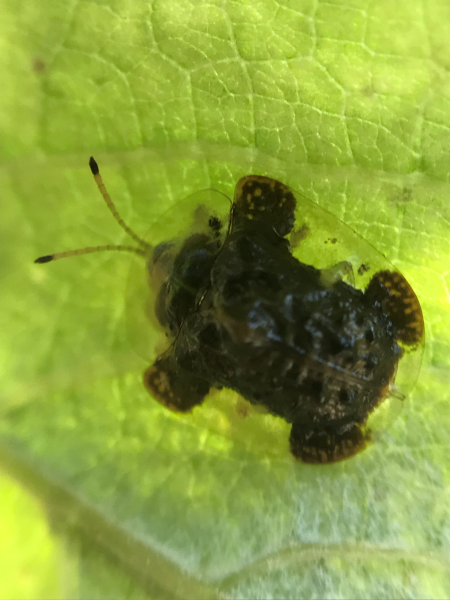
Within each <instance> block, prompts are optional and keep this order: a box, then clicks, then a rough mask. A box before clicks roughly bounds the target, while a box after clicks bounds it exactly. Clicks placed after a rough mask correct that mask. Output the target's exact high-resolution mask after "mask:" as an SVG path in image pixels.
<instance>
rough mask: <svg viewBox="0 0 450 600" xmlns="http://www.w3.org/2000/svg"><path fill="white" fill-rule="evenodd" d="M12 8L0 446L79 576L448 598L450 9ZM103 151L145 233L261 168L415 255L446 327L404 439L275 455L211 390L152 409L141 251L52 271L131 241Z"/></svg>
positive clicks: (149, 586) (406, 420)
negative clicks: (58, 257)
mask: <svg viewBox="0 0 450 600" xmlns="http://www.w3.org/2000/svg"><path fill="white" fill-rule="evenodd" d="M0 9H1V14H2V19H1V22H0V31H1V34H0V44H1V51H0V89H1V90H2V94H1V97H0V130H1V137H2V143H1V146H0V160H1V165H0V189H1V191H2V194H1V196H2V199H1V205H0V210H1V217H0V228H1V240H2V242H1V253H2V256H1V261H0V276H1V290H2V310H1V314H0V331H1V332H2V343H1V345H0V353H1V355H0V369H1V379H0V380H1V382H2V384H1V386H2V390H1V405H0V407H1V414H2V417H1V421H0V434H1V443H0V460H1V464H3V466H4V467H5V468H9V469H10V470H11V472H12V473H13V474H14V475H15V476H16V477H18V478H19V479H20V481H22V482H23V483H24V484H25V485H26V486H28V488H29V489H31V490H32V491H33V492H34V493H36V494H37V495H38V496H39V498H40V499H41V501H42V502H43V503H44V505H45V506H46V508H47V510H48V512H49V514H50V515H51V522H52V524H53V526H54V528H55V531H58V532H59V533H60V534H61V536H62V537H63V538H64V539H65V540H66V541H67V544H66V548H67V553H66V555H67V556H68V557H69V558H68V559H67V560H68V563H67V564H69V567H70V568H69V567H67V565H66V568H65V571H64V573H65V575H64V576H63V579H64V583H65V586H66V590H69V591H70V594H73V595H77V596H78V597H94V596H96V597H105V598H106V597H111V595H112V593H113V592H112V590H115V591H116V592H117V591H119V592H118V594H119V596H123V597H127V596H130V597H141V596H142V597H153V598H156V597H157V598H174V597H178V598H195V599H197V598H200V597H204V598H212V597H218V596H221V597H229V598H281V597H282V598H299V597H311V598H315V597H320V598H323V597H329V598H360V597H367V598H372V597H373V598H392V597H408V598H424V597H433V598H448V597H449V595H450V587H449V583H448V567H449V560H450V509H449V507H450V502H449V494H450V487H449V479H450V470H449V460H448V457H449V454H448V452H449V449H448V447H449V444H448V429H449V427H450V409H449V406H450V403H449V399H450V393H449V389H450V386H449V384H450V367H449V356H450V340H449V331H450V308H449V286H450V276H449V267H448V265H449V262H448V261H449V250H450V247H449V239H450V208H449V203H448V201H447V195H448V193H449V185H448V180H449V167H448V165H449V153H448V147H449V141H450V134H449V132H450V116H449V115H450V110H449V108H450V79H449V75H448V72H449V66H450V45H449V41H448V30H449V27H450V6H448V5H447V4H445V3H442V2H437V1H436V0H432V1H430V2H428V3H427V4H426V5H424V4H423V3H419V2H411V1H408V2H406V1H402V0H400V1H397V2H394V3H393V2H388V1H387V0H375V2H367V1H364V0H351V1H347V2H345V3H343V2H341V1H335V2H323V3H322V2H312V0H311V1H310V0H303V1H302V0H284V1H278V2H275V1H272V0H253V1H252V2H241V1H238V0H234V1H233V0H224V1H221V2H210V3H204V2H193V1H192V2H189V1H188V0H165V1H162V0H154V1H153V2H150V1H144V0H142V1H139V2H129V1H127V0H97V1H93V0H89V1H87V0H84V1H82V2H74V1H71V0H69V1H66V2H59V1H57V0H47V1H46V2H42V0H28V1H27V2H26V3H19V2H17V1H16V0H0ZM92 154H93V155H94V156H95V158H96V159H97V161H98V163H99V165H100V167H101V170H102V175H103V178H104V180H105V181H106V182H107V186H108V189H109V191H110V193H111V195H112V196H113V198H114V200H115V202H116V204H117V207H118V209H119V212H120V214H121V215H122V216H123V218H124V219H125V220H126V221H127V222H128V223H129V224H130V225H131V227H132V228H133V229H134V230H136V231H137V232H138V233H141V234H144V233H145V232H146V231H147V230H148V228H149V227H150V226H151V225H152V224H155V223H157V222H158V220H159V219H160V218H161V215H163V214H164V213H165V212H166V211H168V210H169V209H170V207H171V206H173V205H174V204H175V203H176V202H177V201H178V200H180V199H182V198H183V197H185V196H187V195H188V194H190V193H193V192H195V191H197V190H199V189H203V188H207V187H214V188H216V189H219V190H221V191H223V192H225V193H227V194H228V195H232V192H233V189H234V185H235V183H236V181H237V179H238V178H239V177H240V176H242V175H244V174H248V173H250V172H256V173H261V174H267V175H270V176H272V177H275V178H278V179H281V180H282V181H284V182H286V183H288V184H290V185H291V186H292V187H293V188H295V189H297V190H299V191H301V192H303V193H304V194H305V195H307V196H308V197H310V198H311V199H312V200H314V201H316V202H317V203H319V204H321V205H322V206H323V207H325V208H327V209H328V210H330V211H331V212H332V213H334V214H335V215H336V216H338V217H339V218H340V219H342V220H343V221H344V222H346V223H347V224H349V225H350V226H351V227H353V228H354V229H355V230H356V231H357V232H358V233H360V234H362V235H363V236H364V237H366V238H367V239H368V240H369V241H370V242H371V243H372V244H374V245H375V246H376V247H377V248H378V249H379V250H380V251H381V252H383V253H384V254H385V255H386V256H387V257H388V258H389V259H390V260H391V261H393V262H394V263H395V264H396V266H398V267H399V269H400V270H401V271H402V272H403V273H404V274H405V276H406V277H407V278H408V280H409V281H410V282H411V284H412V285H413V287H414V289H415V291H416V292H417V294H418V296H419V298H420V301H421V303H422V307H423V310H424V315H425V319H426V336H427V338H426V348H425V355H424V360H423V365H422V372H421V375H420V378H419V382H418V385H417V387H416V389H415V391H414V392H413V394H412V395H411V396H410V397H409V398H408V400H407V402H406V403H405V407H404V411H403V413H402V415H401V416H400V418H398V419H397V420H396V421H395V423H394V425H393V427H392V428H391V429H390V430H389V432H388V434H387V435H385V436H384V437H383V438H382V439H381V440H380V441H379V442H377V443H376V444H375V445H374V446H372V447H371V448H369V449H368V450H366V451H365V452H363V453H362V454H360V455H359V456H357V457H356V458H354V459H351V460H348V461H346V462H344V463H342V464H337V465H334V466H327V467H322V468H320V467H311V466H305V465H301V464H296V463H294V462H293V461H292V460H291V459H290V457H289V456H288V454H287V453H285V455H283V456H281V457H279V458H276V459H274V458H272V457H271V456H270V454H267V453H266V452H265V450H264V444H262V446H261V447H259V446H258V436H259V437H260V438H261V435H262V434H261V433H260V432H259V433H258V430H257V426H256V425H255V427H253V425H252V427H251V429H253V428H254V429H255V432H254V436H255V437H254V440H256V441H255V442H254V443H253V442H251V441H250V443H249V444H245V443H242V440H241V439H240V438H239V436H235V435H234V434H233V432H231V433H229V432H228V427H229V422H228V421H227V419H225V418H222V417H221V414H222V413H220V412H219V413H216V412H214V410H213V409H212V408H210V409H208V407H205V409H203V408H202V409H198V410H196V411H194V414H193V416H192V417H190V418H183V419H181V418H178V417H176V416H174V415H172V414H170V413H169V412H168V411H165V410H164V409H163V408H162V407H161V406H159V405H158V404H157V403H156V402H154V401H152V399H151V398H150V397H149V396H148V394H147V393H146V391H145V390H144V388H143V386H142V384H141V372H142V371H143V370H144V369H145V367H146V363H145V362H144V361H143V360H142V359H141V358H140V357H139V356H138V355H137V354H135V352H134V350H133V340H130V339H129V336H128V334H127V323H126V321H127V318H129V315H127V302H126V298H127V293H128V292H127V290H128V289H129V284H128V282H127V279H128V272H129V270H130V263H132V262H133V261H134V258H133V257H128V256H123V255H120V254H114V253H105V254H98V255H91V256H84V257H80V258H77V259H74V258H73V259H70V260H66V261H59V262H56V263H55V264H49V265H34V264H33V260H34V259H35V258H36V257H37V256H40V255H43V254H48V253H51V252H54V251H61V250H66V249H72V248H78V247H83V246H89V245H98V244H105V243H113V244H114V243H122V242H123V243H125V234H124V233H122V232H121V231H120V230H118V227H117V224H116V223H115V222H114V221H113V219H111V217H110V215H109V214H108V213H107V210H106V208H105V206H104V204H103V203H102V201H101V198H100V196H99V194H98V191H97V190H96V189H95V184H94V182H93V180H92V176H91V174H90V172H89V169H88V160H89V156H90V155H92ZM186 217H187V215H186V214H184V213H183V212H182V211H181V212H180V214H179V219H180V220H183V219H185V218H186ZM142 277H144V274H142ZM203 410H204V411H205V412H202V411H203ZM208 411H209V412H208ZM279 443H280V444H281V445H282V444H283V443H285V440H283V439H281V438H280V442H279ZM67 523H69V524H70V525H68V524H67ZM25 542H26V540H25ZM69 559H70V560H69ZM0 585H1V584H0ZM70 594H69V595H70Z"/></svg>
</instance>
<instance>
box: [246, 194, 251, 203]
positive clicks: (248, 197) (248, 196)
mask: <svg viewBox="0 0 450 600" xmlns="http://www.w3.org/2000/svg"><path fill="white" fill-rule="evenodd" d="M251 199H252V195H251V194H247V202H250V200H251Z"/></svg>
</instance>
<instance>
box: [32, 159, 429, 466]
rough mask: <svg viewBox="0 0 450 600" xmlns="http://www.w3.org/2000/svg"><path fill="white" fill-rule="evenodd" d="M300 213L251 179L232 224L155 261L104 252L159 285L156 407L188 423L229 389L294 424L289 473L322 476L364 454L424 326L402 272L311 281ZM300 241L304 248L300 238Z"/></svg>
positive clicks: (155, 253) (164, 247)
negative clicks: (163, 344)
mask: <svg viewBox="0 0 450 600" xmlns="http://www.w3.org/2000/svg"><path fill="white" fill-rule="evenodd" d="M91 161H93V159H91ZM94 163H95V161H94ZM95 166H96V163H95ZM91 170H92V172H93V174H94V176H95V177H97V179H96V181H97V183H98V184H99V189H100V191H101V193H102V195H103V197H105V194H107V192H106V190H105V189H104V185H103V182H102V181H101V178H100V182H99V179H98V178H99V177H100V176H99V173H98V167H97V168H96V169H95V168H93V166H92V162H91ZM102 186H103V188H102ZM108 199H109V201H110V198H109V196H108ZM105 200H106V201H107V203H108V200H107V199H106V198H105ZM108 206H109V204H108ZM296 206H297V199H296V196H295V194H294V192H293V191H291V190H290V188H288V187H287V186H286V185H284V184H283V183H281V182H279V181H277V180H274V179H271V178H268V177H263V176H259V175H248V176H246V177H243V178H242V179H240V180H239V182H238V183H237V185H236V190H235V197H234V202H233V203H232V206H231V210H230V214H229V220H228V222H224V221H223V220H220V219H218V218H217V217H216V216H210V217H209V218H208V220H207V223H206V227H205V229H204V231H203V232H202V233H194V234H191V235H188V236H186V238H185V239H184V240H183V241H182V242H181V244H176V243H174V242H173V241H171V240H168V241H167V242H164V243H162V244H159V245H157V246H156V247H152V246H151V245H150V244H148V243H147V242H145V241H144V240H142V239H141V238H139V237H138V236H136V235H135V234H133V238H134V239H135V241H137V243H138V245H139V247H138V248H134V249H132V248H131V247H126V246H125V247H112V246H108V247H99V249H100V250H103V249H107V250H109V249H119V250H126V251H134V252H135V253H136V254H138V255H141V256H144V257H145V259H146V261H147V270H148V272H149V273H150V274H154V273H156V272H157V273H158V277H157V280H158V293H157V297H156V302H155V306H154V313H155V315H156V318H157V320H158V321H159V323H160V325H161V327H163V328H164V330H165V331H166V334H167V336H168V338H169V341H168V347H167V349H166V350H165V351H164V352H163V353H162V354H161V355H160V356H159V357H158V358H157V359H156V360H155V361H154V363H153V364H152V365H151V366H150V367H149V368H148V369H147V370H146V371H145V373H144V385H145V387H146V388H147V389H148V391H149V392H150V394H151V395H152V396H153V397H154V398H156V399H157V400H158V401H159V402H160V403H161V404H163V405H164V406H166V407H167V408H168V409H170V410H172V411H177V412H182V413H186V412H189V411H191V410H192V409H193V408H194V407H196V406H199V405H201V404H202V403H203V402H204V400H205V398H206V397H207V395H208V393H209V392H210V391H211V390H213V389H214V388H215V389H221V388H230V389H233V390H235V391H236V392H238V393H239V394H240V395H241V396H243V397H244V398H245V399H246V400H248V401H249V402H250V403H252V404H254V405H257V406H262V407H264V408H265V409H266V410H267V411H268V412H269V413H271V414H272V415H275V416H277V417H280V418H282V419H284V420H285V421H286V422H287V423H289V424H291V433H290V439H289V443H290V449H291V452H292V454H293V456H294V457H295V458H296V459H298V460H300V461H303V462H306V463H316V464H326V463H333V462H337V461H340V460H343V459H346V458H349V457H351V456H353V455H355V454H356V453H358V452H359V451H360V450H362V449H363V448H365V447H366V446H367V444H368V443H369V442H370V441H371V438H372V432H371V430H370V427H368V425H367V421H368V418H369V417H370V415H371V414H372V413H373V411H374V410H375V409H376V408H377V407H378V406H379V405H381V404H382V403H383V402H384V401H385V400H386V399H387V398H389V397H390V396H392V395H395V394H396V393H397V391H396V388H395V378H396V374H397V368H398V365H399V362H400V361H401V360H402V358H403V356H404V355H405V353H407V352H411V351H414V350H416V349H417V348H418V347H419V346H420V345H421V343H422V342H423V338H424V324H423V317H422V311H421V308H420V304H419V301H418V299H417V297H416V295H415V293H414V291H413V290H412V288H411V286H410V285H409V283H408V282H407V280H406V279H405V278H404V277H403V275H401V274H400V273H399V272H398V271H395V270H392V271H390V270H387V269H383V270H379V271H377V272H376V273H375V274H374V275H373V276H372V278H371V279H370V281H369V283H368V285H367V286H366V287H365V289H364V290H360V289H356V288H355V287H354V286H353V285H351V283H346V282H345V281H344V279H345V278H347V279H348V280H350V282H351V281H352V280H353V279H354V275H353V271H352V267H351V265H350V263H348V262H346V261H344V262H340V263H338V264H336V265H335V266H334V267H331V268H328V269H318V268H316V267H314V266H312V265H309V264H306V263H304V262H301V261H300V260H298V259H297V258H296V257H294V256H293V254H292V248H291V242H292V237H293V236H295V230H294V225H295V210H296ZM110 208H111V207H110ZM111 210H112V209H111ZM114 211H115V209H114ZM114 211H113V210H112V212H113V214H114ZM115 212H116V214H117V211H115ZM116 214H114V216H115V217H116ZM117 216H118V215H117ZM116 218H117V217H116ZM119 219H120V217H119V218H118V219H117V220H119ZM120 221H121V219H120ZM121 224H123V225H122V226H123V227H124V228H125V229H126V230H127V231H129V228H128V227H127V226H126V225H125V224H124V223H123V221H122V222H121ZM299 232H300V233H301V235H297V239H298V242H299V244H301V243H302V240H303V239H304V236H305V235H308V232H309V229H308V227H307V226H306V225H304V224H303V225H302V226H301V228H300V230H299ZM288 236H290V237H288ZM330 239H332V240H333V244H334V243H335V242H334V240H335V238H334V237H331V238H330ZM290 240H291V242H290ZM92 251H96V250H95V249H93V248H88V249H84V250H82V251H72V253H62V254H59V255H47V256H45V257H43V258H42V259H38V262H48V260H52V258H51V257H53V256H54V257H57V258H59V257H64V256H67V255H72V254H76V253H78V254H80V253H83V252H92ZM49 257H50V258H49ZM360 269H361V270H362V272H366V271H367V270H368V269H369V266H367V265H364V269H362V267H360Z"/></svg>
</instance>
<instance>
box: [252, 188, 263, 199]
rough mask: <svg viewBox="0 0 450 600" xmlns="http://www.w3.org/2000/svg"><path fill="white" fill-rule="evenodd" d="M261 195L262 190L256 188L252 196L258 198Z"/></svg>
mask: <svg viewBox="0 0 450 600" xmlns="http://www.w3.org/2000/svg"><path fill="white" fill-rule="evenodd" d="M261 194H262V189H261V188H256V190H255V191H254V195H255V196H256V197H257V198H258V197H259V196H261Z"/></svg>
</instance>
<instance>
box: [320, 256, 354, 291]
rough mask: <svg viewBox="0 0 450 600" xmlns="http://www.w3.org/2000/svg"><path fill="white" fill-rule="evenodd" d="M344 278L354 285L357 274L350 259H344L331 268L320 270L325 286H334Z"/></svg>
mask: <svg viewBox="0 0 450 600" xmlns="http://www.w3.org/2000/svg"><path fill="white" fill-rule="evenodd" d="M344 278H345V279H346V280H347V283H349V284H350V285H351V286H353V287H354V285H355V274H354V273H353V265H352V263H351V262H349V261H348V260H342V261H341V262H338V263H337V264H335V265H333V266H332V267H330V268H329V269H322V270H321V272H320V281H321V283H322V285H323V286H325V287H332V286H333V285H334V284H335V283H337V282H338V281H340V280H342V279H344Z"/></svg>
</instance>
